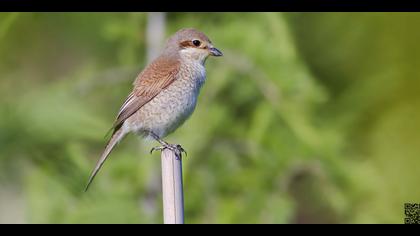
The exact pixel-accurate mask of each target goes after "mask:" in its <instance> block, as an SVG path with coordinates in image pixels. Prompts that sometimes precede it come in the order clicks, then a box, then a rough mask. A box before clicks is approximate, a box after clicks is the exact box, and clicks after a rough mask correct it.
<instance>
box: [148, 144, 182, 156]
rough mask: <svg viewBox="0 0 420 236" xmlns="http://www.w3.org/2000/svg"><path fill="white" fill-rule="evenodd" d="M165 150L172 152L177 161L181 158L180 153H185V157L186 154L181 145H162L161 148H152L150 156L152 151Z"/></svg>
mask: <svg viewBox="0 0 420 236" xmlns="http://www.w3.org/2000/svg"><path fill="white" fill-rule="evenodd" d="M165 149H169V150H171V151H172V152H174V153H175V155H176V158H177V160H180V159H181V158H182V153H185V156H187V152H186V151H185V149H184V148H182V146H181V145H179V144H169V143H162V146H158V147H153V148H152V150H150V154H152V153H153V152H154V151H163V150H165Z"/></svg>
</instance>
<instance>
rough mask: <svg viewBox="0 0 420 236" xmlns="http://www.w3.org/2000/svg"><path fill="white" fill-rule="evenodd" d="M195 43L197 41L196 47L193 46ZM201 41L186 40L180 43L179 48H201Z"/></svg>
mask: <svg viewBox="0 0 420 236" xmlns="http://www.w3.org/2000/svg"><path fill="white" fill-rule="evenodd" d="M195 41H198V42H199V44H198V46H197V45H195V44H194V42H195ZM201 44H202V43H201V41H200V40H198V39H196V40H186V41H183V42H181V43H180V45H181V47H184V48H187V47H199V46H201Z"/></svg>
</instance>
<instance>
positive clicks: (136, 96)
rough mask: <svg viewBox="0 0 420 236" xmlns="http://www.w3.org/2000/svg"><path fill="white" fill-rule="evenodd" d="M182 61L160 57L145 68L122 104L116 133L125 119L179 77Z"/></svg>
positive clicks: (115, 125)
mask: <svg viewBox="0 0 420 236" xmlns="http://www.w3.org/2000/svg"><path fill="white" fill-rule="evenodd" d="M179 67H180V62H179V61H178V60H175V59H173V60H168V59H165V58H158V59H156V60H155V61H154V62H152V63H151V64H150V65H149V66H148V67H147V68H146V69H144V70H143V71H142V72H141V73H140V74H139V76H138V77H137V79H136V80H135V82H134V84H133V85H134V89H133V91H132V92H131V93H130V95H129V96H128V97H127V99H126V100H125V102H124V104H123V105H122V106H121V108H120V111H119V113H118V116H117V119H116V121H115V123H114V126H113V128H114V133H115V132H116V130H118V129H119V128H120V127H121V126H122V124H123V123H124V121H125V120H126V119H127V118H129V117H130V116H131V115H133V114H134V113H135V112H136V111H138V110H139V109H140V108H141V107H142V106H144V105H145V104H146V103H148V102H149V101H150V100H152V99H153V98H154V97H156V96H157V95H158V94H159V93H160V92H161V91H162V90H164V89H165V88H166V87H168V86H169V85H170V84H171V83H172V82H174V81H175V79H176V78H177V76H176V75H177V74H178V71H179Z"/></svg>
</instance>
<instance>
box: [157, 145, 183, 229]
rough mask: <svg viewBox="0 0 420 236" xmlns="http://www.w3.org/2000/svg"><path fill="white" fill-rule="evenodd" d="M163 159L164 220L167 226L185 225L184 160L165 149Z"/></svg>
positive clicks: (162, 154)
mask: <svg viewBox="0 0 420 236" xmlns="http://www.w3.org/2000/svg"><path fill="white" fill-rule="evenodd" d="M161 159H162V192H163V219H164V223H165V224H184V192H183V185H182V158H181V157H177V156H176V154H175V153H174V152H173V151H171V150H169V149H164V150H163V151H162V153H161Z"/></svg>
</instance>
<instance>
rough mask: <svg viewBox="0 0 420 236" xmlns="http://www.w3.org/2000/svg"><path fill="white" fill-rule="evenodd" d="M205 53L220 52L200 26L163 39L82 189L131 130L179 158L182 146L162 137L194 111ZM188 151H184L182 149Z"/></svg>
mask: <svg viewBox="0 0 420 236" xmlns="http://www.w3.org/2000/svg"><path fill="white" fill-rule="evenodd" d="M209 56H214V57H219V56H223V53H222V52H221V51H220V50H219V49H217V48H216V47H214V46H213V43H212V42H211V41H210V39H209V38H208V37H207V36H206V35H205V34H204V33H203V32H200V31H199V30H196V29H194V28H184V29H180V30H178V31H177V32H176V33H174V34H173V35H172V36H171V37H169V39H168V40H167V41H166V44H165V46H164V48H163V50H162V52H161V54H160V55H159V56H158V57H157V58H156V59H154V60H153V61H152V62H151V63H150V64H148V65H147V66H146V67H145V68H144V69H143V71H141V72H140V74H139V75H138V76H137V78H136V79H135V81H134V83H133V89H132V91H131V93H130V94H129V95H128V97H127V98H126V100H125V101H124V103H123V104H122V106H121V108H120V110H119V112H118V115H117V117H116V119H115V121H114V124H113V126H112V128H111V130H110V131H112V135H111V138H110V139H109V141H108V143H107V144H106V146H105V149H104V151H103V153H102V155H101V156H100V158H99V160H98V161H97V163H96V165H95V168H94V169H93V171H92V173H91V175H90V177H89V180H88V183H87V185H86V187H85V192H86V191H87V190H88V188H89V186H90V185H91V184H92V181H93V180H94V178H95V176H96V175H97V174H98V172H99V170H100V169H101V167H102V166H103V164H104V163H105V161H106V160H107V158H108V157H109V155H110V154H111V151H112V150H113V149H114V147H115V146H116V145H117V144H118V143H119V142H120V141H121V140H122V139H123V138H124V137H125V136H126V135H127V134H129V133H134V134H136V135H138V136H140V137H142V138H144V139H148V140H156V141H157V142H159V143H160V145H161V146H158V147H154V148H153V149H152V150H151V151H150V152H153V151H155V150H163V149H170V150H172V151H174V152H175V154H176V156H177V157H181V155H182V153H183V152H185V150H184V149H183V148H182V146H181V145H179V144H170V143H168V142H166V141H164V140H163V138H165V137H166V136H167V135H169V134H171V133H172V132H174V131H175V130H176V129H177V128H178V127H180V126H181V125H182V124H183V123H184V122H185V121H186V120H187V119H188V118H189V117H190V116H191V114H192V113H193V111H194V109H195V107H196V105H197V99H198V96H199V93H200V90H201V88H202V86H203V84H204V82H205V80H206V69H205V62H206V60H207V58H208V57H209ZM185 153H186V152H185Z"/></svg>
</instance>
